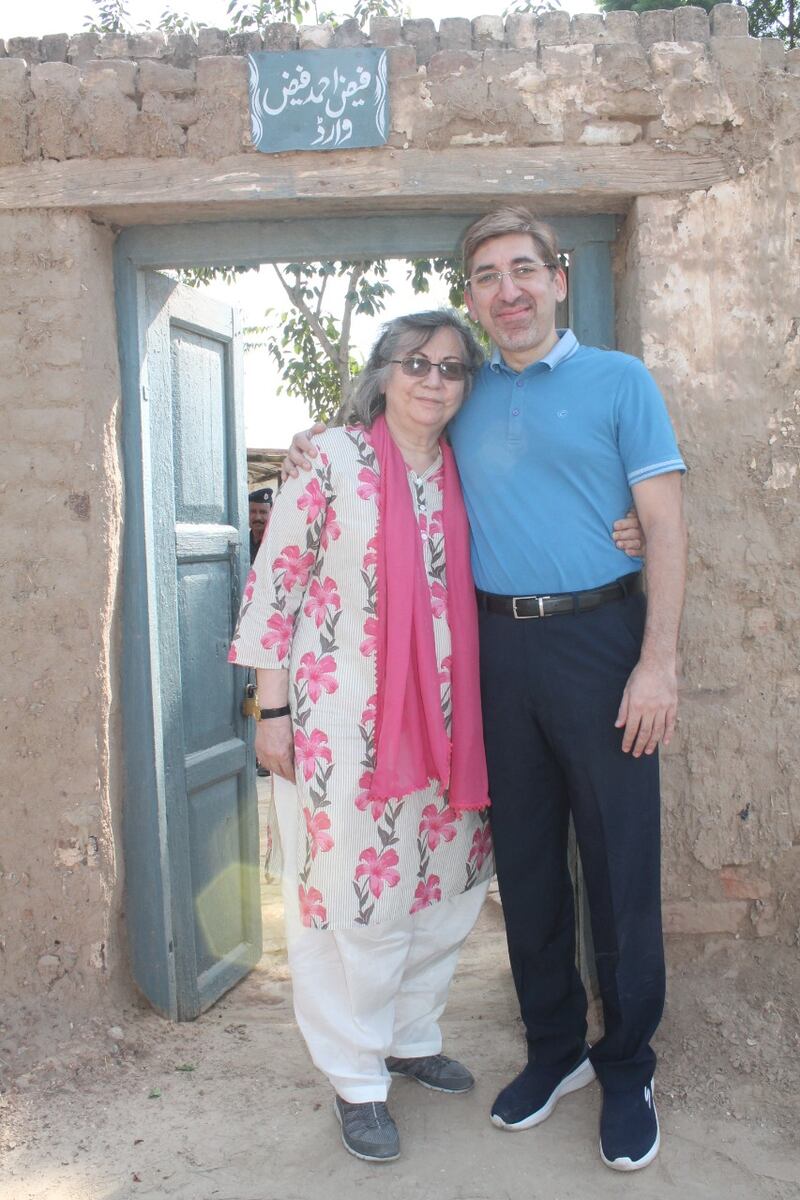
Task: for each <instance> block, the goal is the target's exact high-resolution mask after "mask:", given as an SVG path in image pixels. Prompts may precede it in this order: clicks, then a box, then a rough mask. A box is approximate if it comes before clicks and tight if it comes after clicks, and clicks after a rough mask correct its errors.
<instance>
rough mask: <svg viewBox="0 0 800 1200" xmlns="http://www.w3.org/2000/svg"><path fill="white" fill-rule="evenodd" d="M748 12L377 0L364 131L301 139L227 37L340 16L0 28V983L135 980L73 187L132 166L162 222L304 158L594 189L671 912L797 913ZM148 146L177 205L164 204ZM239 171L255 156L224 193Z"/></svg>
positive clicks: (568, 195)
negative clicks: (663, 519)
mask: <svg viewBox="0 0 800 1200" xmlns="http://www.w3.org/2000/svg"><path fill="white" fill-rule="evenodd" d="M744 21H745V13H744V10H743V9H741V8H738V7H733V6H728V5H720V6H718V7H717V8H716V9H714V10H713V12H712V14H711V17H710V19H709V18H708V17H707V16H706V14H705V13H704V12H703V10H701V9H694V8H685V9H682V10H679V11H676V12H672V11H656V12H650V13H645V14H643V15H642V16H641V17H639V16H637V15H636V14H634V13H627V12H620V13H612V14H608V15H607V16H606V17H602V16H600V15H588V16H579V17H574V18H572V20H571V21H570V20H569V18H567V17H566V15H564V14H562V13H553V14H548V15H546V16H543V17H540V18H535V17H532V16H517V17H512V18H509V19H508V21H507V22H506V23H505V25H504V24H503V23H502V21H501V20H500V19H499V18H495V17H482V18H478V19H476V20H475V21H472V22H469V21H466V20H459V19H452V20H444V21H442V22H441V25H440V27H439V29H438V30H437V29H436V28H435V27H434V25H433V23H432V22H430V21H424V20H423V21H406V22H404V23H402V24H401V23H400V22H398V21H393V20H381V21H377V22H375V23H374V25H373V28H372V35H371V40H372V42H374V43H377V44H380V45H385V46H388V47H389V48H390V88H391V114H392V131H391V136H390V141H389V145H388V146H387V147H385V148H383V149H381V150H377V151H363V152H362V151H349V152H346V151H341V152H333V153H330V154H322V155H319V154H318V155H305V156H302V155H297V156H292V155H279V156H264V155H259V154H257V153H256V152H254V151H253V149H252V146H251V145H250V137H249V121H248V115H247V72H246V61H245V58H244V55H245V54H246V53H247V52H248V51H249V50H251V49H260V48H262V47H263V48H266V49H286V48H291V47H293V46H297V45H299V46H302V47H317V46H327V45H353V44H359V42H360V41H363V40H364V35H363V34H362V33H361V32H360V31H359V30H358V29H357V28H356V27H355V26H354V25H353V23H352V22H348V23H345V25H344V26H342V27H341V28H340V29H339V30H337V31H335V32H334V31H333V30H331V29H330V28H327V27H322V28H308V29H302V30H300V31H299V32H298V31H297V30H295V29H294V28H293V27H290V26H285V25H276V26H272V27H271V28H270V29H269V30H268V33H267V36H266V37H265V38H264V39H263V40H262V39H260V38H254V37H252V36H251V35H242V36H240V37H233V38H229V37H228V36H227V35H225V34H223V33H221V32H220V31H218V30H209V29H206V30H202V31H201V33H200V35H199V38H198V40H197V42H195V41H194V40H193V39H191V38H189V37H187V36H185V35H181V36H178V37H170V38H166V37H165V36H163V35H162V34H159V33H148V34H144V35H139V36H136V37H131V38H123V37H116V36H107V37H103V38H98V37H96V36H95V35H92V34H86V33H83V34H79V35H77V36H75V37H69V36H67V35H61V34H56V35H52V36H50V37H46V38H42V39H41V40H38V39H11V40H10V41H8V42H7V43H5V44H4V43H2V42H0V297H1V298H2V299H0V306H2V317H3V319H2V324H0V330H2V333H0V338H2V343H3V364H4V367H5V370H4V372H3V377H2V380H1V381H0V406H2V408H1V411H2V420H3V429H4V434H5V437H4V443H3V445H2V447H1V448H0V465H1V473H0V515H2V521H0V566H1V567H2V577H3V579H4V581H5V582H6V587H5V588H4V594H3V597H2V600H0V621H1V622H2V626H3V630H4V633H5V635H6V636H5V638H4V640H3V652H2V653H3V662H2V705H3V729H4V742H3V770H2V782H1V783H0V789H2V800H0V806H1V811H2V823H3V835H2V846H1V847H0V911H1V912H2V914H3V922H2V935H1V938H0V961H2V963H3V967H4V989H5V991H6V992H7V994H10V995H11V996H21V997H24V996H27V997H31V996H36V995H39V996H44V994H45V993H49V995H50V996H51V998H52V999H53V1000H54V1001H56V1002H57V1003H59V1004H64V1003H67V1002H68V1003H69V1004H72V1005H73V1007H76V1008H78V1007H81V1006H83V1008H84V1010H85V1011H88V1010H89V1009H90V1008H91V1006H92V1005H95V1004H97V1003H98V1002H99V1001H100V1000H102V998H103V997H104V996H109V995H117V996H118V995H120V994H125V993H126V992H129V990H130V986H131V985H130V981H129V976H128V972H127V969H126V966H125V960H124V922H123V921H122V920H121V919H120V918H121V916H122V912H123V876H122V863H121V851H120V841H119V825H120V818H121V808H122V796H121V790H120V784H119V774H120V771H119V763H120V755H121V746H120V730H119V728H118V723H117V717H116V710H115V698H116V696H117V694H118V690H119V681H118V676H117V667H116V660H117V655H116V649H117V647H116V638H117V637H118V626H117V623H116V620H115V618H116V613H117V610H118V606H119V594H120V593H119V579H118V556H119V545H120V533H121V521H122V515H121V514H122V481H121V474H120V464H119V451H118V446H117V416H118V402H119V401H118V398H119V379H118V363H117V351H116V330H115V327H114V315H113V314H114V300H113V280H112V271H111V262H112V257H111V256H112V249H113V244H114V238H115V235H116V232H117V227H118V226H119V225H120V224H124V223H125V217H124V214H123V215H121V216H117V217H109V213H110V212H111V211H112V210H111V209H110V208H109V204H110V201H109V202H107V203H106V204H105V207H104V206H103V205H102V204H101V200H100V199H99V197H101V196H102V195H104V194H105V193H104V192H103V189H104V188H108V186H109V180H111V181H112V182H114V186H115V187H116V189H117V191H116V193H114V194H115V195H116V196H117V197H118V196H119V195H120V194H121V193H123V192H124V193H125V195H126V198H127V199H129V200H130V203H131V205H135V203H136V201H137V197H138V196H139V189H144V188H145V182H143V181H145V179H146V180H147V184H146V186H147V187H148V188H149V189H150V190H149V192H148V203H149V205H150V207H149V209H148V213H150V214H151V215H150V216H149V217H148V219H153V220H159V221H164V222H168V221H177V220H185V219H186V216H185V211H181V209H180V205H181V204H182V203H185V202H186V201H187V200H188V199H190V198H194V200H195V205H194V208H193V211H192V217H193V219H209V218H210V217H214V218H216V219H220V218H221V216H225V215H230V213H229V212H227V211H226V210H225V209H224V205H223V204H222V201H220V199H219V197H220V196H222V197H223V199H224V197H225V196H226V195H227V193H226V191H225V189H226V188H227V187H230V188H231V189H232V190H231V195H233V194H234V192H235V196H236V204H237V205H238V208H237V209H236V215H237V216H241V215H247V213H248V211H252V212H253V213H254V214H256V215H259V216H263V215H269V214H270V212H271V211H272V210H271V208H270V204H271V203H272V201H271V200H270V197H269V194H268V192H267V191H264V189H265V188H267V187H268V185H269V184H270V182H271V181H272V180H273V179H274V178H275V177H277V176H279V175H280V178H281V180H282V181H283V182H282V185H281V186H282V187H283V189H284V190H283V192H282V193H281V195H282V196H283V197H284V199H285V198H286V197H287V196H288V203H290V204H291V203H292V193H291V188H292V187H294V186H298V187H299V180H300V178H301V177H302V176H303V172H306V171H309V172H310V171H312V168H313V172H315V173H316V174H313V176H312V175H307V176H306V184H305V186H306V188H307V190H306V191H305V192H304V193H303V197H304V201H303V202H304V204H305V205H306V206H307V207H306V208H305V209H304V211H313V212H318V213H319V214H320V215H321V216H325V215H326V213H330V212H331V211H333V210H332V207H331V205H332V204H333V201H332V200H331V199H330V193H326V195H325V196H324V197H321V195H320V193H321V189H320V188H318V187H317V186H316V184H315V185H314V186H313V187H312V186H311V184H309V183H308V182H307V180H308V178H312V179H313V180H317V179H321V178H325V177H326V175H325V173H326V172H327V173H328V175H327V178H328V179H332V178H334V177H335V178H336V179H339V180H342V181H344V183H343V184H342V185H341V186H340V187H339V185H338V184H337V187H339V191H338V192H337V193H336V195H337V197H338V203H339V208H338V209H337V210H336V211H338V212H340V213H341V212H345V213H346V212H348V211H352V212H356V211H364V206H365V204H366V205H367V206H371V205H373V204H374V205H375V209H376V211H377V210H379V209H380V210H381V211H393V209H396V210H397V211H401V210H402V208H403V206H404V205H407V206H408V207H417V208H419V207H425V208H427V209H428V210H429V211H437V209H438V210H440V211H453V210H455V209H460V210H462V211H463V210H464V209H465V208H467V207H468V206H472V207H473V208H474V207H475V204H476V203H477V204H478V205H479V206H482V207H489V206H490V205H491V204H493V203H496V201H497V199H498V198H506V199H511V198H513V199H518V200H529V201H530V199H531V196H532V195H534V196H535V203H536V204H538V205H539V206H540V207H541V208H542V209H543V210H545V211H559V210H560V207H561V206H564V211H571V212H581V211H598V209H599V210H600V211H602V206H603V204H606V205H607V209H606V210H607V211H614V212H618V213H619V214H620V216H621V218H622V222H623V223H622V225H621V232H620V236H619V239H618V244H617V246H616V261H615V269H616V276H617V296H618V312H617V316H618V334H619V343H620V345H621V347H622V348H623V349H626V350H629V351H631V352H633V353H636V354H640V355H641V356H642V357H644V359H645V361H646V362H647V363H648V365H649V366H650V367H651V368H652V369H653V370H654V372H655V374H656V376H657V378H658V379H659V382H660V383H661V385H662V387H663V390H664V392H665V394H666V396H667V398H668V401H669V404H670V407H671V410H672V413H673V416H674V419H675V421H676V425H677V427H678V431H679V435H680V437H681V441H682V444H683V447H684V450H685V453H686V456H687V458H688V461H689V463H690V467H691V470H690V474H689V477H688V480H687V499H688V510H689V517H690V523H691V530H692V550H691V560H690V587H689V598H688V604H687V616H686V622H685V633H684V638H683V654H684V675H683V685H682V692H683V708H682V715H681V725H680V732H679V736H678V738H677V740H676V742H675V743H674V745H673V746H672V747H671V748H670V751H669V752H668V754H667V755H666V756H665V764H664V778H665V787H664V793H665V901H666V921H667V928H668V929H670V930H672V931H674V932H684V933H728V934H738V935H741V936H743V937H745V936H748V937H752V936H757V935H768V934H773V933H776V934H777V935H778V936H780V937H782V938H785V939H786V940H791V939H792V938H793V937H795V936H796V934H797V928H798V921H800V910H799V909H798V897H797V890H796V885H795V883H794V880H795V879H796V876H797V870H798V865H800V864H799V863H798V857H799V856H800V848H799V847H798V842H800V836H799V834H798V831H800V793H799V792H798V783H797V779H798V769H797V768H798V763H797V752H796V749H795V745H796V736H795V733H794V730H795V726H796V724H797V716H798V707H799V706H800V671H799V670H798V657H799V656H798V622H800V583H799V581H798V566H797V563H798V549H800V546H798V535H797V532H796V531H797V528H798V517H799V516H800V513H799V512H798V508H799V507H800V496H799V495H798V493H799V492H800V469H799V468H800V450H799V449H798V446H799V444H800V438H799V437H798V425H799V424H800V391H798V378H799V377H800V332H799V328H800V226H799V225H798V213H800V151H799V150H798V146H797V130H798V128H800V51H797V50H794V51H791V52H786V51H785V50H784V49H783V46H782V45H781V44H780V43H777V42H774V41H769V40H762V41H758V40H755V39H751V38H749V37H748V36H747V30H746V27H745V24H744ZM534 156H536V162H537V164H540V165H537V172H538V174H537V175H536V176H535V177H534V176H533V175H531V174H530V173H529V172H527V166H526V164H527V163H528V162H529V161H530V160H531V158H532V157H534ZM221 160H223V161H221ZM404 162H406V163H411V164H413V165H412V166H411V167H407V168H405V174H404V173H403V170H404V168H403V163H404ZM643 162H644V163H646V164H647V165H646V168H645V169H643V168H642V165H641V164H642V163H643ZM297 163H300V164H301V166H297V169H296V171H295V172H294V173H293V164H297ZM564 163H568V164H569V173H568V176H567V178H568V183H567V184H565V183H564V176H563V164H564ZM181 164H183V165H182V166H181ZM541 164H543V165H541ZM698 164H700V165H699V166H698ZM384 171H385V174H383V173H382V172H384ZM447 171H450V172H451V175H450V176H449V179H450V180H451V182H450V183H449V184H448V176H447ZM359 172H360V174H358V173H359ZM367 172H368V173H369V175H370V179H371V190H369V191H367V192H366V193H365V191H364V187H363V181H364V178H365V174H366V173H367ZM458 172H460V174H458ZM526 172H527V173H526ZM548 172H550V173H551V174H550V175H548ZM559 172H562V174H561V175H560V176H559ZM162 175H163V177H164V178H165V179H167V180H168V184H169V186H166V185H165V189H164V194H165V195H166V194H167V193H168V192H169V195H170V197H171V200H172V201H173V202H177V204H178V208H176V207H175V206H174V203H173V207H172V208H169V209H167V208H166V207H162V206H161V205H162V202H161V199H160V194H159V191H158V188H157V187H156V186H155V185H154V180H155V181H156V183H158V182H159V181H160V180H161V178H162ZM557 177H558V179H559V182H558V183H556V182H554V181H555V180H556V178H557ZM243 178H246V179H247V180H248V181H249V180H251V179H252V180H255V183H253V184H252V185H251V184H250V183H249V182H248V185H247V187H246V188H240V189H239V190H238V191H235V189H236V186H237V181H240V180H241V179H243ZM356 178H358V180H359V185H358V187H352V189H351V190H353V191H354V192H358V193H359V196H355V195H354V196H353V197H352V198H351V197H350V196H349V193H348V186H347V181H348V179H351V180H353V179H356ZM420 178H422V179H424V180H425V183H424V185H420V183H419V179H420ZM508 178H510V179H511V182H510V183H509V182H508V181H507V180H508ZM534 178H535V182H536V187H534ZM699 178H703V179H707V180H708V181H707V182H704V183H703V184H702V186H701V185H700V183H699V182H698V179H699ZM76 179H77V180H78V181H79V183H80V187H78V188H77V190H75V189H74V188H73V190H72V191H70V190H69V187H71V186H72V185H71V183H70V181H74V180H76ZM463 179H468V180H469V181H470V184H469V186H470V187H471V188H473V190H472V192H471V193H470V196H469V197H468V198H466V199H465V198H464V196H463V194H462V193H461V192H459V190H458V188H459V187H460V186H461V184H460V183H459V180H463ZM209 180H210V181H211V182H212V183H213V188H211V187H209V189H208V193H207V194H208V195H209V196H212V195H213V197H214V200H213V203H212V201H211V200H210V199H209V200H208V201H206V199H205V196H206V193H204V192H203V191H202V186H203V185H205V184H208V182H209ZM473 180H474V181H476V182H475V183H474V186H473V183H472V181H473ZM169 181H171V182H169ZM676 181H677V182H676ZM601 184H602V186H603V187H605V189H606V190H605V192H604V193H602V195H601V193H600V192H598V187H599V186H600V185H601ZM434 185H435V186H434ZM170 187H171V189H172V190H171V191H170V190H169V189H170ZM251 187H252V201H251V192H250V190H248V189H249V188H251ZM259 187H261V188H262V190H261V192H259V190H258V189H259ZM426 187H428V188H429V189H430V190H429V191H428V192H426V191H425V188H426ZM448 187H449V190H448ZM181 189H184V190H183V191H182V190H181ZM287 189H288V190H287ZM481 189H482V190H481ZM365 194H366V200H365V198H364V197H365ZM198 195H199V196H200V199H199V200H198V199H197V197H198ZM598 195H600V199H599V200H598ZM603 195H606V196H609V195H611V196H613V197H614V200H613V203H612V201H610V200H608V201H604V200H603V198H602V196H603ZM259 196H260V199H259ZM65 197H67V198H65ZM94 197H98V199H95V198H94ZM476 197H477V198H478V199H477V201H476V199H475V198H476ZM357 201H358V202H359V203H360V208H356V207H355V205H356V202H357ZM115 203H118V201H116V202H115ZM257 205H258V206H257ZM351 205H352V207H349V206H351ZM248 206H250V209H249V210H248ZM308 206H311V208H310V209H309V207H308ZM314 206H316V207H314ZM609 206H610V207H609ZM368 210H369V208H368ZM114 211H115V212H118V213H119V212H121V211H122V210H120V209H119V208H118V209H115V210H114ZM279 215H286V211H285V210H282V211H281V213H280V214H279ZM138 219H141V217H140V218H138ZM110 221H114V222H115V223H114V224H110V223H109V222H110Z"/></svg>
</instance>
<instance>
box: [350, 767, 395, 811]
mask: <svg viewBox="0 0 800 1200" xmlns="http://www.w3.org/2000/svg"><path fill="white" fill-rule="evenodd" d="M371 785H372V771H365V772H364V774H363V775H362V776H361V778H360V779H359V781H358V786H359V787H360V788H361V791H360V792H359V793H358V795H357V796H356V808H357V809H358V810H359V811H360V812H366V811H367V809H369V810H370V812H371V813H372V819H373V821H380V819H381V817H382V816H383V814H384V812H385V811H386V805H387V803H388V801H387V800H381V799H377V798H376V799H374V800H370V798H369V789H370V786H371Z"/></svg>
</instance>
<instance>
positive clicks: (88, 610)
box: [0, 213, 122, 1002]
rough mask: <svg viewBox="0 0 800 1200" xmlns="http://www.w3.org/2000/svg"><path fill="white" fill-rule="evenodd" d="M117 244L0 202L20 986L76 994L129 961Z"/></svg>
mask: <svg viewBox="0 0 800 1200" xmlns="http://www.w3.org/2000/svg"><path fill="white" fill-rule="evenodd" d="M112 245H113V237H112V235H111V233H110V232H109V231H108V230H106V229H103V228H101V227H99V226H97V225H96V224H94V223H93V222H92V220H91V219H90V218H89V217H88V216H86V215H84V214H74V213H57V214H48V215H43V214H39V213H0V281H2V282H1V283H0V344H2V360H3V373H2V385H0V423H2V429H3V438H2V446H1V447H0V572H1V573H2V579H3V595H2V602H1V603H2V609H1V612H2V615H1V616H0V624H2V628H3V637H2V648H1V649H0V679H2V694H1V695H0V704H1V705H2V728H3V735H4V736H3V751H2V769H1V770H0V813H2V835H0V913H2V923H1V924H0V963H2V969H3V981H4V982H3V992H4V994H5V995H6V996H7V995H8V994H9V993H10V994H11V995H14V994H16V993H17V992H19V993H20V994H23V995H24V994H28V995H30V994H35V993H36V992H38V991H44V990H45V989H49V988H53V987H55V988H56V992H57V995H58V996H59V998H60V999H61V1000H68V999H70V998H74V999H79V998H80V996H81V995H84V996H85V999H86V1000H87V1002H92V1001H93V1000H94V999H95V998H96V992H97V985H98V983H100V982H101V981H106V980H107V979H108V978H110V976H111V975H112V974H113V971H111V968H112V967H113V966H114V965H115V963H116V959H115V955H116V946H117V939H116V937H115V928H114V927H115V923H116V921H117V917H118V913H119V907H120V902H121V896H120V890H119V877H118V872H119V867H120V865H121V864H120V863H119V858H120V857H121V855H120V850H119V843H118V833H119V830H118V824H119V817H120V797H119V790H118V788H117V787H116V779H117V769H118V759H119V729H118V727H117V723H116V716H115V704H114V701H115V694H114V693H115V688H114V684H115V674H116V673H115V670H114V665H115V658H116V655H115V648H114V645H113V642H112V616H113V612H114V609H115V606H116V603H117V600H116V588H117V561H118V551H119V536H120V504H121V492H122V489H121V475H120V466H119V459H118V453H117V441H116V438H117V433H116V430H117V417H118V409H119V368H118V363H117V347H116V330H115V324H114V312H113V280H112V276H111V249H112Z"/></svg>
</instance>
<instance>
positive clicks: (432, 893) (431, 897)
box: [410, 875, 442, 913]
mask: <svg viewBox="0 0 800 1200" xmlns="http://www.w3.org/2000/svg"><path fill="white" fill-rule="evenodd" d="M440 883H441V880H440V879H439V876H438V875H429V876H428V878H427V879H421V880H420V881H419V883H418V884H417V890H416V891H415V892H414V903H413V904H412V905H411V910H410V911H411V912H412V913H418V912H420V911H421V910H422V909H423V908H428V907H429V906H430V905H431V904H438V903H439V901H440V900H441V898H442V889H441V888H440V887H439V884H440Z"/></svg>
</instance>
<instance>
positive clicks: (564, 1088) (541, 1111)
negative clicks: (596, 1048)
mask: <svg viewBox="0 0 800 1200" xmlns="http://www.w3.org/2000/svg"><path fill="white" fill-rule="evenodd" d="M593 1079H594V1067H593V1066H592V1064H591V1063H590V1062H589V1047H588V1046H584V1048H583V1052H582V1053H581V1056H580V1058H579V1059H578V1061H577V1062H576V1063H575V1064H574V1065H573V1066H571V1067H569V1068H568V1069H567V1071H566V1072H565V1071H564V1069H563V1068H562V1067H546V1066H544V1065H543V1064H541V1063H528V1065H527V1067H526V1068H525V1070H524V1071H522V1072H520V1074H519V1075H518V1076H517V1078H516V1079H513V1080H512V1081H511V1083H509V1085H508V1087H504V1088H503V1090H502V1092H501V1093H500V1095H499V1096H498V1097H497V1099H496V1100H495V1102H494V1104H493V1105H492V1122H493V1124H495V1125H497V1126H499V1127H500V1129H531V1128H533V1126H534V1125H539V1124H541V1122H542V1121H546V1120H547V1118H548V1117H549V1116H550V1113H551V1112H552V1111H553V1109H554V1108H555V1106H556V1105H557V1104H558V1102H559V1100H560V1099H561V1097H562V1096H566V1095H568V1094H569V1092H577V1091H578V1089H579V1088H582V1087H586V1085H587V1083H591V1082H592V1080H593Z"/></svg>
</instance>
